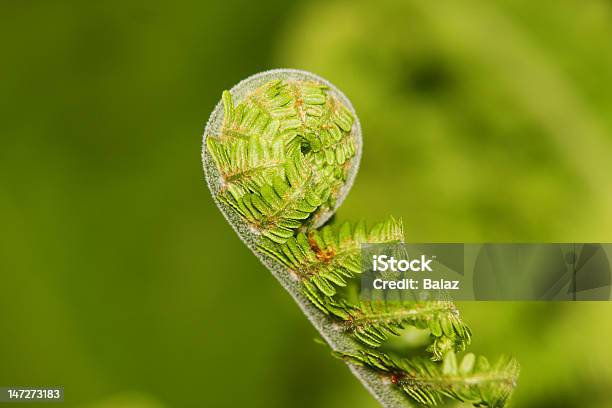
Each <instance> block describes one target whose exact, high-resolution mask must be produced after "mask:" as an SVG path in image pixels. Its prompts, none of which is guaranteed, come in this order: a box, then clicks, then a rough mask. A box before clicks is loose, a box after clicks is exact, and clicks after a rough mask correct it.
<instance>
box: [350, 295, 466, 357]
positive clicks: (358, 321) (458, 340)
mask: <svg viewBox="0 0 612 408" xmlns="http://www.w3.org/2000/svg"><path fill="white" fill-rule="evenodd" d="M348 311H349V318H348V319H346V321H347V326H348V329H349V330H351V331H352V332H353V334H354V335H355V337H357V339H359V340H360V341H361V342H363V343H365V344H367V345H368V346H370V347H379V346H381V345H382V344H383V343H384V342H385V341H386V340H387V339H388V337H389V335H396V336H397V335H400V330H402V329H404V328H406V327H408V326H413V327H416V328H419V329H429V332H430V334H431V336H432V338H433V342H432V344H431V345H430V346H429V347H428V351H429V352H431V353H432V354H433V356H432V360H441V359H442V358H443V357H444V355H445V354H446V353H448V352H450V351H463V350H465V348H466V346H467V345H469V344H470V341H471V336H472V333H471V331H470V329H469V327H467V325H466V324H465V323H464V322H463V321H462V320H461V317H460V316H459V311H458V310H457V308H456V307H455V305H454V304H453V303H452V302H449V301H443V300H436V301H434V300H432V301H368V302H361V303H360V304H359V307H353V308H349V309H348Z"/></svg>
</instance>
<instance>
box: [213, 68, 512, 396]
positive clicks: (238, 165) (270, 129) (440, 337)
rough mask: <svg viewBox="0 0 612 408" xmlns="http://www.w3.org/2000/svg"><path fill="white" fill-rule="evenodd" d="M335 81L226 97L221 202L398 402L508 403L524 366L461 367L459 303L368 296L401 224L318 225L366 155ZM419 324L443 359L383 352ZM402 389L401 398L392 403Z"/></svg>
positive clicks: (467, 361)
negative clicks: (362, 286)
mask: <svg viewBox="0 0 612 408" xmlns="http://www.w3.org/2000/svg"><path fill="white" fill-rule="evenodd" d="M299 75H300V76H304V75H305V73H303V72H302V73H300V74H299ZM309 75H312V74H308V75H306V76H307V77H309ZM323 82H325V81H322V82H319V81H317V80H312V81H311V80H295V79H292V80H289V79H276V78H275V79H273V80H270V81H268V82H266V83H263V85H261V83H259V84H258V85H257V87H256V88H253V89H250V91H249V92H248V93H241V92H237V95H239V96H238V99H237V100H234V96H232V93H230V92H228V91H225V92H223V95H222V103H221V105H220V106H219V107H218V108H217V110H216V111H215V112H216V113H215V114H214V115H213V118H214V119H215V121H216V123H215V125H214V126H213V128H214V130H213V131H211V133H213V134H206V135H205V151H204V153H205V154H204V156H203V157H204V162H205V163H204V164H205V168H206V169H207V180H208V181H209V186H211V190H213V192H214V195H215V199H216V202H217V204H218V205H219V207H220V208H221V209H222V211H223V212H224V214H225V215H226V217H227V218H228V220H230V222H231V223H232V224H233V225H234V227H237V226H239V227H240V228H236V230H237V231H238V233H239V234H240V235H241V237H242V238H243V239H244V241H245V243H247V245H248V246H249V247H250V248H251V249H252V250H253V251H254V252H255V253H256V254H257V255H258V256H260V258H261V259H262V260H263V261H264V263H265V264H266V265H267V266H268V267H269V268H270V270H271V271H272V272H273V273H274V274H275V276H276V277H277V278H279V280H281V282H283V284H284V285H285V287H286V288H287V289H288V290H289V292H290V293H291V294H292V296H293V297H294V298H295V299H296V301H297V302H298V303H300V305H301V306H302V309H303V310H304V311H305V313H306V314H307V315H308V316H309V318H310V319H311V320H312V321H313V323H315V325H316V326H317V328H318V329H319V331H320V332H321V333H322V334H323V336H324V338H325V339H326V340H327V341H328V342H329V344H330V345H331V346H332V348H333V349H334V352H335V354H336V355H339V356H340V357H342V358H343V359H344V360H346V361H347V362H349V363H351V364H356V365H360V366H363V367H366V368H364V369H363V370H365V371H367V374H366V375H364V376H361V375H358V376H359V378H360V379H361V381H363V382H364V384H367V386H368V389H370V390H372V391H373V393H374V394H375V396H376V397H377V398H378V399H379V400H380V401H381V402H383V401H384V404H385V405H386V406H388V407H392V408H398V407H404V406H405V405H406V404H408V405H407V406H411V405H410V403H409V402H408V401H409V399H408V398H406V397H405V396H404V395H402V394H401V393H400V392H399V390H402V391H403V393H404V394H405V395H407V396H409V397H411V398H412V399H413V400H415V401H417V402H419V403H423V404H428V405H434V404H436V403H438V402H440V401H441V400H442V398H443V397H450V398H454V399H456V400H459V401H464V402H470V403H472V404H474V405H486V406H490V407H495V408H501V407H503V406H504V404H505V403H506V401H507V400H508V398H509V396H510V394H511V392H512V389H513V388H514V385H515V382H516V377H517V376H518V364H517V363H516V361H514V360H500V362H499V363H497V364H496V365H495V366H493V367H490V366H489V365H488V362H487V360H486V359H484V358H482V357H481V358H478V359H475V357H474V356H473V355H472V354H467V355H466V356H465V357H464V358H463V360H462V361H461V363H460V364H458V363H457V359H456V356H455V352H459V351H463V350H465V348H466V346H467V345H468V344H469V343H470V340H471V331H470V329H469V328H468V326H467V325H466V324H465V323H464V322H463V320H462V319H461V317H460V315H459V312H458V310H457V309H456V307H455V305H454V304H453V303H452V302H451V301H448V300H429V301H417V300H412V301H407V300H402V301H390V300H385V301H382V300H381V301H378V300H377V301H373V300H368V301H365V300H363V299H362V300H359V299H356V297H358V296H355V291H354V289H355V287H356V285H357V284H358V281H357V279H356V277H357V276H358V275H359V274H360V273H361V269H362V266H361V246H362V245H363V244H372V243H396V242H403V240H404V232H403V226H402V222H401V220H396V219H394V218H392V217H391V218H389V219H387V220H386V221H383V222H380V223H377V224H375V225H373V226H371V227H368V226H366V224H365V223H364V222H358V223H348V222H346V223H343V224H339V225H328V226H324V227H322V228H319V229H315V228H313V226H314V225H318V224H320V223H321V222H322V221H324V220H326V219H328V217H329V216H330V215H331V213H332V210H333V209H334V208H335V207H336V200H337V199H338V198H339V197H343V196H344V195H345V194H346V190H347V184H348V185H350V183H351V182H352V177H354V174H355V172H356V169H357V165H358V160H357V159H358V158H359V154H360V149H361V139H360V137H361V134H360V127H359V122H358V121H357V119H356V117H355V116H354V114H353V112H352V108H351V109H349V107H350V103H348V100H347V99H346V98H345V97H344V96H343V95H342V94H341V93H339V92H330V89H331V88H333V86H332V85H331V84H324V83H323ZM341 101H345V102H346V103H342V102H341ZM221 108H222V116H220V115H219V113H218V112H219V111H220V110H221ZM217 119H218V120H217ZM209 124H210V122H209ZM209 129H210V128H209V127H208V126H207V132H208V130H209ZM208 170H210V171H208ZM211 174H212V175H213V177H214V180H213V181H212V183H211V179H210V177H211ZM349 179H350V180H349ZM343 190H344V191H343ZM322 214H323V215H322ZM287 281H290V283H289V284H287V283H286V282H287ZM351 294H352V295H353V296H350V295H351ZM316 322H318V323H316ZM321 322H322V323H321ZM407 327H416V328H418V329H427V330H428V331H429V333H430V342H429V346H428V347H427V351H429V352H430V353H431V359H429V360H427V359H402V358H395V357H393V356H389V355H387V354H385V353H383V352H381V351H378V350H377V349H378V348H379V347H381V346H383V345H384V343H385V342H386V341H387V340H388V339H389V338H390V337H391V336H398V335H400V334H401V331H402V330H403V329H404V328H407ZM353 368H355V367H353ZM354 372H355V371H354ZM373 372H374V373H378V374H380V377H379V376H377V375H372V373H373ZM390 388H392V391H393V393H394V395H395V394H398V396H399V400H393V401H392V402H389V400H387V399H386V396H387V394H388V393H389V390H390Z"/></svg>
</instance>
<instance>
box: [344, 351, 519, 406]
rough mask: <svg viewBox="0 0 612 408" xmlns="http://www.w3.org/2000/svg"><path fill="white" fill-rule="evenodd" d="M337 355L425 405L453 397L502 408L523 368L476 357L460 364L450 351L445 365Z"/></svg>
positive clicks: (380, 356)
mask: <svg viewBox="0 0 612 408" xmlns="http://www.w3.org/2000/svg"><path fill="white" fill-rule="evenodd" d="M336 355H337V356H338V357H340V358H344V359H349V360H350V361H353V362H355V363H357V364H362V365H365V366H367V367H370V368H371V369H373V370H376V371H379V372H381V373H384V374H385V375H387V376H388V377H389V380H390V381H391V382H392V383H393V384H396V385H397V386H399V387H400V388H401V389H402V390H403V391H404V392H405V393H406V394H407V395H409V396H410V397H411V398H413V399H414V400H415V401H417V402H419V403H421V404H424V405H437V404H439V403H441V402H442V400H443V398H444V397H450V398H454V399H456V400H458V401H461V402H467V403H471V404H473V405H474V406H487V407H491V408H501V407H504V406H505V405H506V402H507V401H508V399H509V398H510V395H511V393H512V391H513V389H514V387H515V386H516V380H517V378H518V374H519V365H518V363H517V362H516V360H514V359H512V358H507V357H501V358H500V359H499V360H498V361H497V363H496V364H495V365H493V366H491V365H490V364H489V361H488V360H487V359H486V358H485V357H482V356H479V357H478V358H476V357H475V356H474V354H472V353H468V354H466V355H465V356H464V357H463V359H462V360H461V361H460V362H458V360H457V356H456V355H455V353H454V352H452V351H450V352H448V353H446V355H445V356H444V361H443V362H442V364H441V365H440V364H435V363H432V362H431V361H429V360H426V359H419V358H414V359H402V358H396V357H393V356H390V355H388V354H385V353H381V352H378V351H375V350H365V351H360V352H359V353H358V354H348V353H336Z"/></svg>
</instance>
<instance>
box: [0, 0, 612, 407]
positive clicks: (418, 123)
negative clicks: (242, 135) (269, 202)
mask: <svg viewBox="0 0 612 408" xmlns="http://www.w3.org/2000/svg"><path fill="white" fill-rule="evenodd" d="M0 45H1V47H0V49H1V54H0V55H1V58H2V62H1V63H0V95H1V97H0V115H1V120H0V173H1V178H0V180H1V181H0V220H1V223H0V231H1V233H0V287H1V288H2V294H1V295H0V324H1V325H0V327H1V329H0V330H1V331H0V385H2V386H12V385H38V386H45V385H60V386H64V387H65V390H66V402H65V403H64V406H70V407H83V408H166V407H187V408H188V407H238V406H245V407H324V408H332V407H354V408H366V407H376V406H377V405H376V403H375V401H374V400H373V399H372V397H370V396H369V395H368V394H367V393H366V391H364V390H363V389H362V387H361V386H360V384H359V383H358V382H357V381H356V380H355V379H354V378H353V377H352V376H351V375H350V373H349V372H348V370H347V369H346V367H345V366H344V365H343V363H342V362H340V361H338V360H336V359H334V358H332V357H331V356H330V355H329V352H328V350H326V349H325V348H324V347H322V346H320V345H318V344H317V343H315V342H314V341H313V339H314V338H316V337H317V336H316V333H315V331H314V330H313V329H312V328H311V327H310V325H309V323H308V322H307V321H306V319H305V318H304V317H303V316H302V315H301V313H300V312H299V310H298V308H297V307H296V306H295V305H294V304H293V302H292V300H291V299H290V298H289V296H288V295H287V294H286V293H284V292H283V290H282V289H281V287H280V286H279V285H278V284H277V282H276V281H274V279H273V278H272V276H271V275H270V274H269V273H268V272H267V270H265V269H264V268H263V267H262V266H261V265H260V264H259V263H258V261H257V260H256V258H255V257H254V256H253V255H252V254H251V253H250V252H249V250H248V249H247V248H246V247H244V245H242V243H241V242H240V240H239V239H238V238H237V237H236V236H235V234H234V232H233V231H232V230H231V229H230V227H229V226H228V225H227V224H226V223H225V221H224V219H223V218H222V217H221V215H220V213H219V211H218V210H217V209H216V208H215V207H214V204H213V201H212V199H211V197H210V196H209V193H208V190H207V189H206V186H205V184H204V181H203V173H202V169H201V165H200V146H201V136H202V131H203V128H204V124H205V122H206V120H207V117H208V115H209V113H210V112H211V110H212V108H213V106H214V104H215V103H216V102H217V100H218V99H219V97H220V94H221V91H222V90H223V89H227V88H229V87H231V86H232V85H233V84H235V83H236V82H238V81H239V80H241V79H243V78H245V77H246V76H248V75H250V74H253V73H256V72H258V71H261V70H265V69H269V68H275V67H294V68H301V69H307V70H311V71H313V72H315V73H317V74H319V75H321V76H323V77H325V78H327V79H329V80H330V81H332V82H333V83H334V84H336V85H337V86H338V87H340V89H342V90H343V91H344V92H345V93H346V94H347V95H348V96H349V98H350V99H351V100H352V102H353V104H354V105H355V108H356V110H357V112H358V114H359V116H360V118H361V122H362V125H363V130H364V135H365V145H364V155H363V161H362V167H361V171H360V174H359V175H358V177H357V180H356V183H355V185H354V187H353V189H352V192H351V193H350V195H349V196H348V198H347V200H346V201H345V202H344V204H343V206H342V207H341V209H340V210H339V212H338V214H337V218H338V219H352V218H365V219H368V220H378V219H382V218H384V217H386V216H387V215H389V214H393V215H396V216H401V217H402V218H403V220H404V224H405V227H406V232H407V238H408V239H409V240H412V241H415V242H419V241H431V242H453V241H457V242H487V241H488V242H532V241H533V242H610V241H612V230H611V227H612V184H611V181H610V176H611V175H612V160H611V158H612V3H611V2H610V1H606V0H567V1H553V0H541V1H530V0H520V1H516V0H497V1H490V0H466V1H463V2H456V1H451V0H448V1H447V0H439V1H428V0H406V1H393V0H377V1H373V2H360V1H341V0H327V1H322V0H321V1H315V2H303V1H295V2H288V1H281V0H268V1H233V0H227V1H218V2H212V1H211V2H206V1H176V2H162V1H154V0H148V1H132V2H124V1H107V2H80V1H61V0H59V1H21V2H9V1H5V2H2V4H1V5H0ZM461 309H462V311H463V314H464V317H465V319H466V320H467V321H468V323H469V324H470V325H471V326H472V328H473V331H474V344H473V347H472V349H473V350H474V351H476V352H480V353H485V354H487V355H489V356H495V355H498V354H500V353H509V354H513V355H515V356H516V357H517V358H518V359H519V360H520V362H521V364H522V374H521V378H520V384H519V387H518V389H517V391H516V393H515V396H514V400H513V402H514V404H513V405H514V406H515V407H557V408H564V407H611V406H612V391H611V390H612V347H611V346H610V345H611V344H612V341H611V338H612V307H611V305H610V304H609V303H577V304H562V303H556V304H535V303H520V304H513V303H499V304H497V303H468V304H463V305H461ZM20 406H27V405H20Z"/></svg>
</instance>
